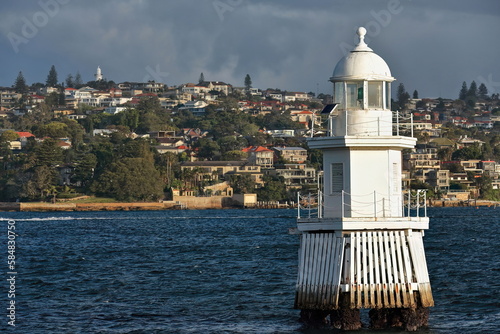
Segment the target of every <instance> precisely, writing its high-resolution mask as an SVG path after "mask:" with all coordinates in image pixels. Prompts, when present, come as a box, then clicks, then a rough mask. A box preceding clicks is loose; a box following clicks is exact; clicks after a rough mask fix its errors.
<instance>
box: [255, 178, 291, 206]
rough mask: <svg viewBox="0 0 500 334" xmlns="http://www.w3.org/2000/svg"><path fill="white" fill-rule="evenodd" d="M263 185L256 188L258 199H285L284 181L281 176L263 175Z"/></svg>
mask: <svg viewBox="0 0 500 334" xmlns="http://www.w3.org/2000/svg"><path fill="white" fill-rule="evenodd" d="M264 184H265V185H264V187H262V188H260V189H258V190H257V198H258V199H259V201H282V200H285V199H287V192H286V186H285V181H284V179H283V178H282V177H279V178H272V177H270V176H265V177H264Z"/></svg>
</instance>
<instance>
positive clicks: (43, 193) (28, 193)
mask: <svg viewBox="0 0 500 334" xmlns="http://www.w3.org/2000/svg"><path fill="white" fill-rule="evenodd" d="M56 177H57V174H56V171H55V170H54V169H53V168H50V167H49V166H37V167H35V168H34V170H33V172H30V173H28V179H27V181H26V182H23V186H22V191H21V196H23V197H26V198H28V199H30V200H40V199H45V198H46V197H47V196H49V194H51V193H52V192H53V190H54V188H55V183H56Z"/></svg>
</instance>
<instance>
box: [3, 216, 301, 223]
mask: <svg viewBox="0 0 500 334" xmlns="http://www.w3.org/2000/svg"><path fill="white" fill-rule="evenodd" d="M290 218H295V217H291V216H290V217H287V216H279V217H269V216H215V217H210V219H227V220H234V219H290ZM114 219H119V220H122V219H141V220H172V219H175V220H189V219H207V217H206V216H157V217H135V216H134V217H124V216H115V217H96V216H93V217H73V216H64V217H32V218H17V217H15V218H3V217H0V221H12V220H14V221H27V222H30V221H33V222H35V221H65V220H114Z"/></svg>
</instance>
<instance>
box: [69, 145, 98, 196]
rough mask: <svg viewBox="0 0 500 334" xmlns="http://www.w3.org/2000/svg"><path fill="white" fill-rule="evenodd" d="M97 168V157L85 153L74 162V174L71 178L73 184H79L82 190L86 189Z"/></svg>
mask: <svg viewBox="0 0 500 334" xmlns="http://www.w3.org/2000/svg"><path fill="white" fill-rule="evenodd" d="M96 167H97V157H96V156H95V154H93V153H86V154H84V155H83V156H82V157H81V158H80V159H78V160H77V161H76V168H75V173H74V175H73V177H72V179H71V180H72V181H73V182H80V183H81V186H82V188H84V189H87V188H88V187H89V186H90V185H91V183H92V181H93V178H94V173H95V169H96Z"/></svg>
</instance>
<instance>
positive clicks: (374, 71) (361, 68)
mask: <svg viewBox="0 0 500 334" xmlns="http://www.w3.org/2000/svg"><path fill="white" fill-rule="evenodd" d="M357 34H358V36H359V43H358V45H356V47H355V48H354V49H353V50H352V51H351V52H349V54H348V55H346V56H345V57H343V58H342V59H341V60H340V61H339V62H338V63H337V66H335V69H334V70H333V75H332V77H331V78H330V81H344V80H383V81H389V82H391V81H394V80H395V79H394V78H393V77H392V76H391V70H390V69H389V66H387V63H386V62H385V61H384V59H382V57H380V56H379V55H377V54H376V53H375V52H373V50H372V49H370V48H369V47H368V45H366V43H365V41H364V37H365V34H366V29H365V28H363V27H360V28H358V30H357Z"/></svg>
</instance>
